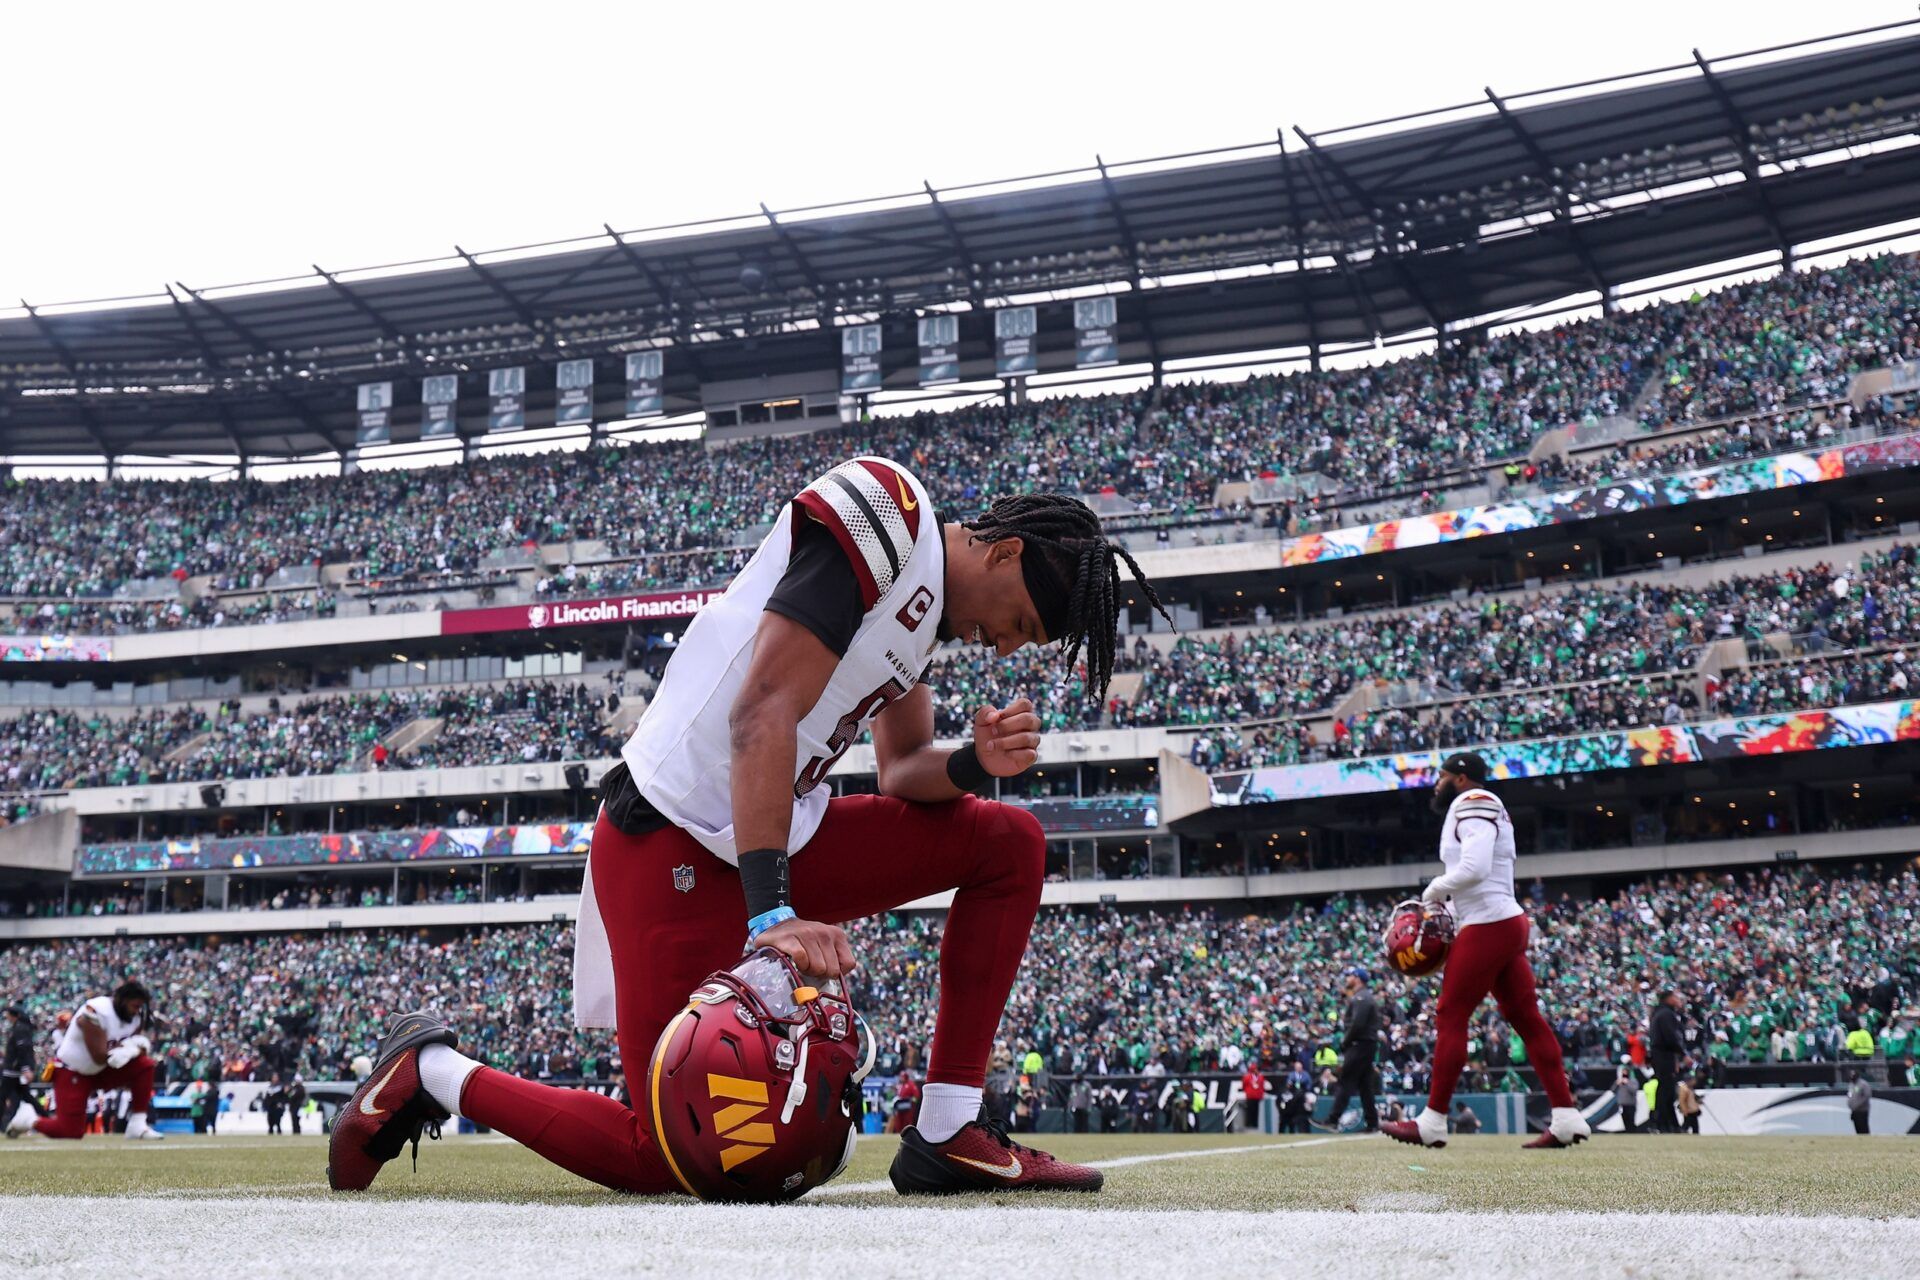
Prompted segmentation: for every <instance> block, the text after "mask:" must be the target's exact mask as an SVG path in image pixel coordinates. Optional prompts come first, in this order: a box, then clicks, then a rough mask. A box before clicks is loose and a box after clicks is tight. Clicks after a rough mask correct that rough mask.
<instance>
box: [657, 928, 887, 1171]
mask: <svg viewBox="0 0 1920 1280" xmlns="http://www.w3.org/2000/svg"><path fill="white" fill-rule="evenodd" d="M873 1054H874V1043H873V1037H872V1035H871V1034H870V1033H869V1032H868V1031H867V1028H866V1025H865V1024H864V1023H863V1022H861V1020H860V1018H859V1016H858V1015H857V1014H855V1013H854V1011H853V1006H852V1005H851V1004H850V1003H849V1002H848V1000H847V997H846V995H845V993H844V992H843V991H842V990H841V988H840V986H839V984H838V983H825V984H815V983H813V982H812V981H810V980H809V979H807V978H805V977H804V976H802V974H801V973H800V971H799V969H798V968H796V967H795V966H794V963H793V961H792V960H790V959H788V958H787V957H786V956H785V955H783V954H781V953H780V952H778V951H775V950H774V949H772V948H771V947H761V948H759V949H758V950H756V951H754V952H753V953H752V954H750V955H748V956H747V957H746V958H745V959H743V960H742V961H741V962H740V963H739V964H737V965H735V966H734V967H733V968H731V969H723V970H721V971H720V972H718V973H715V974H712V975H711V976H709V977H708V978H707V980H706V981H705V982H703V983H701V984H700V986H699V987H697V988H696V989H695V990H694V992H693V994H692V995H691V996H689V997H688V1000H687V1007H686V1008H685V1009H683V1010H682V1011H681V1012H680V1013H679V1014H678V1015H676V1016H675V1017H674V1019H673V1021H671V1022H669V1023H668V1024H667V1026H666V1030H664V1031H662V1032H661V1033H660V1039H659V1041H658V1042H657V1043H656V1044H655V1046H654V1050H653V1059H652V1062H651V1065H650V1067H649V1070H648V1073H647V1096H648V1105H649V1106H650V1107H651V1109H652V1112H653V1136H654V1140H655V1141H657V1142H658V1143H659V1144H660V1150H661V1153H662V1154H663V1155H664V1156H665V1157H666V1160H667V1167H668V1168H669V1169H671V1170H672V1171H673V1176H674V1177H675V1178H676V1179H677V1180H678V1181H679V1183H680V1185H681V1186H682V1187H684V1188H685V1189H686V1191H687V1193H688V1194H689V1195H694V1196H698V1197H699V1198H700V1199H702V1200H734V1201H760V1202H765V1201H778V1200H794V1199H798V1198H799V1197H800V1196H803V1195H805V1194H806V1193H807V1192H808V1191H810V1190H811V1189H813V1188H814V1187H817V1186H819V1185H820V1184H821V1183H824V1182H827V1181H829V1180H830V1179H832V1178H834V1177H835V1176H837V1175H838V1174H839V1173H840V1171H841V1170H842V1169H844V1168H846V1164H847V1160H848V1159H849V1158H850V1157H851V1156H852V1154H853V1143H854V1138H855V1136H856V1134H857V1133H858V1132H859V1127H860V1126H859V1119H860V1113H861V1100H860V1082H861V1081H862V1080H863V1079H865V1078H866V1075H867V1072H868V1071H869V1070H871V1069H872V1067H873Z"/></svg>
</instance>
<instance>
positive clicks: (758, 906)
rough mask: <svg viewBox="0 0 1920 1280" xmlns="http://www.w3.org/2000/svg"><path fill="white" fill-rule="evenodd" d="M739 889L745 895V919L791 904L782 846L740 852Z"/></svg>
mask: <svg viewBox="0 0 1920 1280" xmlns="http://www.w3.org/2000/svg"><path fill="white" fill-rule="evenodd" d="M740 888H741V889H742V890H743V891H744V892H745V893H746V895H747V919H749V920H752V919H754V918H756V917H758V916H762V915H765V914H766V913H767V912H769V911H772V910H773V909H775V908H776V907H790V906H792V905H793V887H792V885H791V884H790V883H789V882H788V880H787V851H786V850H785V849H749V850H747V851H746V852H745V853H743V854H741V855H740Z"/></svg>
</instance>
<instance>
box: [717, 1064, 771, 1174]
mask: <svg viewBox="0 0 1920 1280" xmlns="http://www.w3.org/2000/svg"><path fill="white" fill-rule="evenodd" d="M707 1097H709V1098H711V1099H713V1100H714V1101H716V1102H717V1101H720V1100H722V1099H725V1100H727V1101H728V1102H729V1104H730V1105H728V1106H724V1107H721V1108H720V1109H719V1110H718V1111H715V1112H714V1113H713V1128H714V1132H715V1133H717V1134H719V1135H720V1136H721V1137H722V1138H725V1139H727V1140H728V1141H729V1142H730V1143H731V1144H732V1145H730V1146H726V1147H722V1148H721V1149H720V1167H721V1168H722V1169H723V1170H726V1171H727V1172H732V1170H733V1167H734V1166H735V1165H738V1164H744V1163H745V1162H747V1161H748V1160H751V1159H753V1158H754V1157H755V1156H757V1155H759V1154H761V1153H762V1152H764V1151H766V1150H767V1149H768V1148H770V1147H772V1146H773V1126H772V1125H770V1124H768V1123H766V1122H765V1121H758V1122H756V1120H755V1118H756V1117H757V1116H759V1115H760V1114H761V1113H762V1112H764V1111H765V1110H766V1109H767V1084H766V1081H764V1080H742V1079H740V1078H739V1077H737V1076H722V1075H715V1074H714V1073H712V1072H708V1073H707Z"/></svg>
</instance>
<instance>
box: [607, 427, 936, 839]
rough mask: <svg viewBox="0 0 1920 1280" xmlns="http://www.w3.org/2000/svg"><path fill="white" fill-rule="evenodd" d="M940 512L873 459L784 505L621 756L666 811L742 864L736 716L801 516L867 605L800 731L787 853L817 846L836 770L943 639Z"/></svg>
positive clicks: (912, 483) (699, 618)
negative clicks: (825, 534) (822, 533)
mask: <svg viewBox="0 0 1920 1280" xmlns="http://www.w3.org/2000/svg"><path fill="white" fill-rule="evenodd" d="M931 510H932V502H931V501H930V500H929V498H928V496H927V491H926V490H925V489H924V488H922V487H921V485H920V482H919V480H917V479H916V478H915V477H914V476H913V475H912V473H911V472H909V471H907V469H906V468H904V467H902V466H900V465H898V464H897V463H894V462H889V461H887V460H886V459H884V458H870V457H862V458H855V459H853V460H851V461H849V462H844V463H842V464H840V465H839V466H837V467H835V468H834V469H833V470H831V471H829V472H827V473H826V474H825V475H823V476H821V477H820V478H819V479H818V480H815V481H814V482H813V483H812V484H810V485H808V486H807V487H806V489H805V490H803V491H802V492H801V493H800V495H799V496H798V497H796V498H795V499H794V500H793V501H792V502H790V503H788V504H787V505H786V507H785V509H784V510H782V511H781V513H780V517H779V519H777V520H776V521H774V525H773V530H772V532H770V533H769V534H768V535H767V537H766V540H765V541H763V542H762V543H761V544H760V549H759V550H758V551H756V552H755V553H754V556H753V559H752V560H750V561H748V562H747V567H746V568H744V569H742V570H741V571H740V574H739V576H738V577H736V578H734V580H733V582H732V583H731V584H729V585H728V587H727V589H726V591H725V593H724V594H722V595H721V596H720V597H719V598H718V599H716V600H710V601H708V602H707V604H706V606H705V607H704V608H702V609H701V610H700V612H699V613H698V614H697V615H695V617H694V619H693V624H692V625H691V626H689V627H688V628H687V631H686V634H685V635H684V636H683V637H681V640H680V647H679V649H678V650H677V651H676V652H675V653H674V655H673V659H672V661H670V662H669V663H668V664H667V670H666V674H665V675H664V676H662V677H661V680H660V688H659V690H658V691H657V692H656V693H655V694H654V697H653V700H652V701H651V702H650V703H648V704H647V710H646V713H645V714H644V715H642V716H641V717H640V723H639V725H638V726H636V727H635V729H634V731H633V736H632V737H631V738H629V739H628V740H627V745H626V747H625V749H624V750H623V751H622V753H621V754H622V755H623V756H624V757H625V759H626V762H627V766H628V768H630V769H631V770H632V771H633V781H634V785H635V786H636V787H638V788H639V790H640V794H641V795H643V796H645V797H646V798H647V800H648V802H649V803H651V804H652V805H653V806H654V808H656V809H658V810H659V811H660V814H661V816H663V817H665V818H666V819H668V820H669V821H670V822H672V823H673V824H674V825H675V826H678V827H680V828H682V829H683V830H685V831H686V832H687V833H688V834H689V835H691V836H693V838H694V839H696V840H698V841H699V842H700V843H701V844H703V845H705V846H706V847H707V848H708V849H709V850H711V851H712V852H713V853H714V854H715V855H716V856H717V857H719V858H721V859H724V860H725V861H727V862H735V861H736V860H737V859H738V857H739V851H738V850H737V849H735V848H734V843H733V749H732V742H731V737H730V731H729V729H728V724H727V716H728V712H729V711H730V710H731V708H732V706H733V702H734V698H735V697H736V695H738V693H739V692H740V686H741V684H742V683H743V682H744V680H745V678H746V674H747V667H748V665H749V664H750V663H751V662H752V661H753V642H754V635H755V632H756V631H757V629H758V628H759V626H760V615H761V614H762V613H763V612H765V610H766V605H767V599H768V597H770V596H771V595H772V594H773V591H774V588H775V587H777V586H779V585H780V579H781V578H782V577H783V576H785V574H786V571H787V563H788V560H789V558H790V557H791V555H792V552H793V543H794V520H795V519H796V518H807V517H811V518H813V519H815V520H818V521H819V522H820V523H821V524H823V525H825V526H826V527H827V528H828V530H830V531H831V532H832V533H833V535H834V537H835V538H836V539H837V540H838V541H839V543H840V545H841V547H842V548H843V549H844V550H845V551H846V553H847V556H848V558H849V559H850V560H851V561H852V562H853V568H854V573H855V576H856V577H858V578H859V580H860V595H861V600H862V602H863V603H864V604H865V605H866V615H865V617H864V618H863V619H862V620H861V623H860V628H859V630H857V631H856V632H854V635H853V640H852V642H851V643H850V644H849V645H848V646H847V652H846V655H845V656H844V657H842V658H841V660H840V664H839V665H838V666H837V667H835V668H834V672H833V676H832V678H831V679H830V680H828V682H827V687H826V691H825V692H824V693H822V694H821V696H820V701H819V702H818V703H816V704H814V706H813V708H812V710H810V711H808V712H807V714H806V715H805V716H804V717H803V718H802V719H801V721H800V724H799V727H798V730H797V732H796V735H795V737H796V748H797V749H796V752H795V767H796V776H795V778H794V783H793V824H792V826H791V827H790V828H789V832H788V836H787V848H788V849H789V850H793V851H797V850H799V849H800V848H801V847H802V846H803V845H805V844H806V843H807V841H808V840H811V839H812V838H813V833H814V832H815V831H816V830H818V829H819V826H820V820H821V818H822V817H823V816H824V815H825V813H826V810H827V798H828V789H827V788H826V787H825V786H824V785H822V784H823V783H824V782H825V780H826V776H827V772H828V771H829V770H830V769H832V768H833V766H834V764H835V763H836V762H837V761H838V760H839V759H840V757H841V756H842V755H845V754H846V751H847V748H849V747H851V746H852V745H853V744H854V743H855V742H856V741H857V740H858V739H859V738H860V735H861V734H862V733H863V732H865V730H866V727H867V725H868V724H869V723H870V722H871V721H872V720H873V718H874V717H875V716H877V715H879V714H880V712H881V711H883V710H885V709H886V707H887V706H888V704H890V703H892V702H894V701H895V700H896V699H898V698H901V697H904V696H905V695H906V693H907V692H908V691H909V690H910V689H912V688H913V686H914V685H915V684H916V683H918V681H919V679H920V673H921V672H922V671H924V670H925V669H926V666H927V662H928V660H929V659H930V658H931V657H932V656H933V651H934V649H935V648H936V647H938V645H939V643H940V642H939V640H938V638H937V637H936V635H935V632H937V631H938V630H939V626H940V617H941V614H942V612H943V611H944V608H945V605H946V573H947V566H946V546H945V544H944V543H943V542H942V540H941V534H940V525H939V522H938V521H937V520H935V519H933V518H932V517H931V514H930V513H931ZM800 512H804V513H805V515H804V516H801V515H799V513H800Z"/></svg>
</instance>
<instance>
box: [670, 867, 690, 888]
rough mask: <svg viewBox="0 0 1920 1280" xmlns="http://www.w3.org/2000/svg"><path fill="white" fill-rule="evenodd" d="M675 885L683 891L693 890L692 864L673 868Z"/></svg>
mask: <svg viewBox="0 0 1920 1280" xmlns="http://www.w3.org/2000/svg"><path fill="white" fill-rule="evenodd" d="M673 887H674V888H676V889H678V890H679V891H680V892H682V893H692V892H693V868H692V867H691V866H682V867H675V868H674V869H673Z"/></svg>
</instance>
